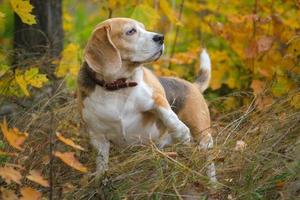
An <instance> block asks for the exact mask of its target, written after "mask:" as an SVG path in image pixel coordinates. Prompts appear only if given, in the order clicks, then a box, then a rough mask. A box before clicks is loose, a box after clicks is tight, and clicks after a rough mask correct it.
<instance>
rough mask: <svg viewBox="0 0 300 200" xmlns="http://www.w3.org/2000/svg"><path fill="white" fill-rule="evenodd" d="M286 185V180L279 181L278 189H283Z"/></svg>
mask: <svg viewBox="0 0 300 200" xmlns="http://www.w3.org/2000/svg"><path fill="white" fill-rule="evenodd" d="M284 186H285V182H284V181H278V182H277V183H276V187H277V189H282V188H283V187H284Z"/></svg>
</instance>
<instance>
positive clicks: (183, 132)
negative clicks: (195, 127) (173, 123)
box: [171, 123, 192, 144]
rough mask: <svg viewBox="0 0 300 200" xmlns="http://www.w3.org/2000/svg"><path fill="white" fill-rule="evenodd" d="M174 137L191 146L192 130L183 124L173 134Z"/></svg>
mask: <svg viewBox="0 0 300 200" xmlns="http://www.w3.org/2000/svg"><path fill="white" fill-rule="evenodd" d="M171 134H173V135H174V137H175V138H176V139H177V140H179V141H180V142H182V143H184V144H189V143H190V142H191V140H192V136H191V132H190V129H189V128H188V127H187V126H186V125H185V124H184V123H182V124H181V125H180V126H178V128H177V129H176V131H175V132H173V133H171Z"/></svg>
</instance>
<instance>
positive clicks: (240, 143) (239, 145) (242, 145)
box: [234, 140, 247, 151]
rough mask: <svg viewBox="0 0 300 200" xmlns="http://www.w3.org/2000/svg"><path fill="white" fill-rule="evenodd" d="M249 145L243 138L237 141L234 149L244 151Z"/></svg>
mask: <svg viewBox="0 0 300 200" xmlns="http://www.w3.org/2000/svg"><path fill="white" fill-rule="evenodd" d="M246 147H247V144H246V143H245V142H244V141H243V140H238V141H236V145H235V148H234V150H236V151H244V150H245V149H246Z"/></svg>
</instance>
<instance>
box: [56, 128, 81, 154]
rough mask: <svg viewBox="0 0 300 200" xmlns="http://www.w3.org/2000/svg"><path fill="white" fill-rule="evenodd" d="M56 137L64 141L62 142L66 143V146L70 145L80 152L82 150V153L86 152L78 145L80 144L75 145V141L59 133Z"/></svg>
mask: <svg viewBox="0 0 300 200" xmlns="http://www.w3.org/2000/svg"><path fill="white" fill-rule="evenodd" d="M56 136H57V138H58V139H59V140H60V141H62V142H63V143H65V144H66V145H69V146H71V147H73V148H75V149H79V150H81V151H85V149H84V148H83V147H82V146H80V145H78V144H75V143H74V142H73V140H71V139H68V138H65V137H63V136H62V135H61V134H60V133H59V132H56Z"/></svg>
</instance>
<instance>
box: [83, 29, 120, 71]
mask: <svg viewBox="0 0 300 200" xmlns="http://www.w3.org/2000/svg"><path fill="white" fill-rule="evenodd" d="M110 31H111V28H110V26H109V25H103V26H100V27H97V28H96V29H95V30H94V31H93V33H92V36H91V38H90V39H89V41H88V43H87V45H86V47H85V52H84V59H85V61H86V62H87V63H88V65H89V67H91V68H92V69H93V70H94V71H95V72H98V73H102V74H103V75H110V74H111V75H112V74H114V72H116V71H117V70H118V69H119V68H120V67H121V65H122V61H121V56H120V53H119V51H118V49H117V48H116V46H115V45H114V44H113V42H112V41H111V37H110Z"/></svg>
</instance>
